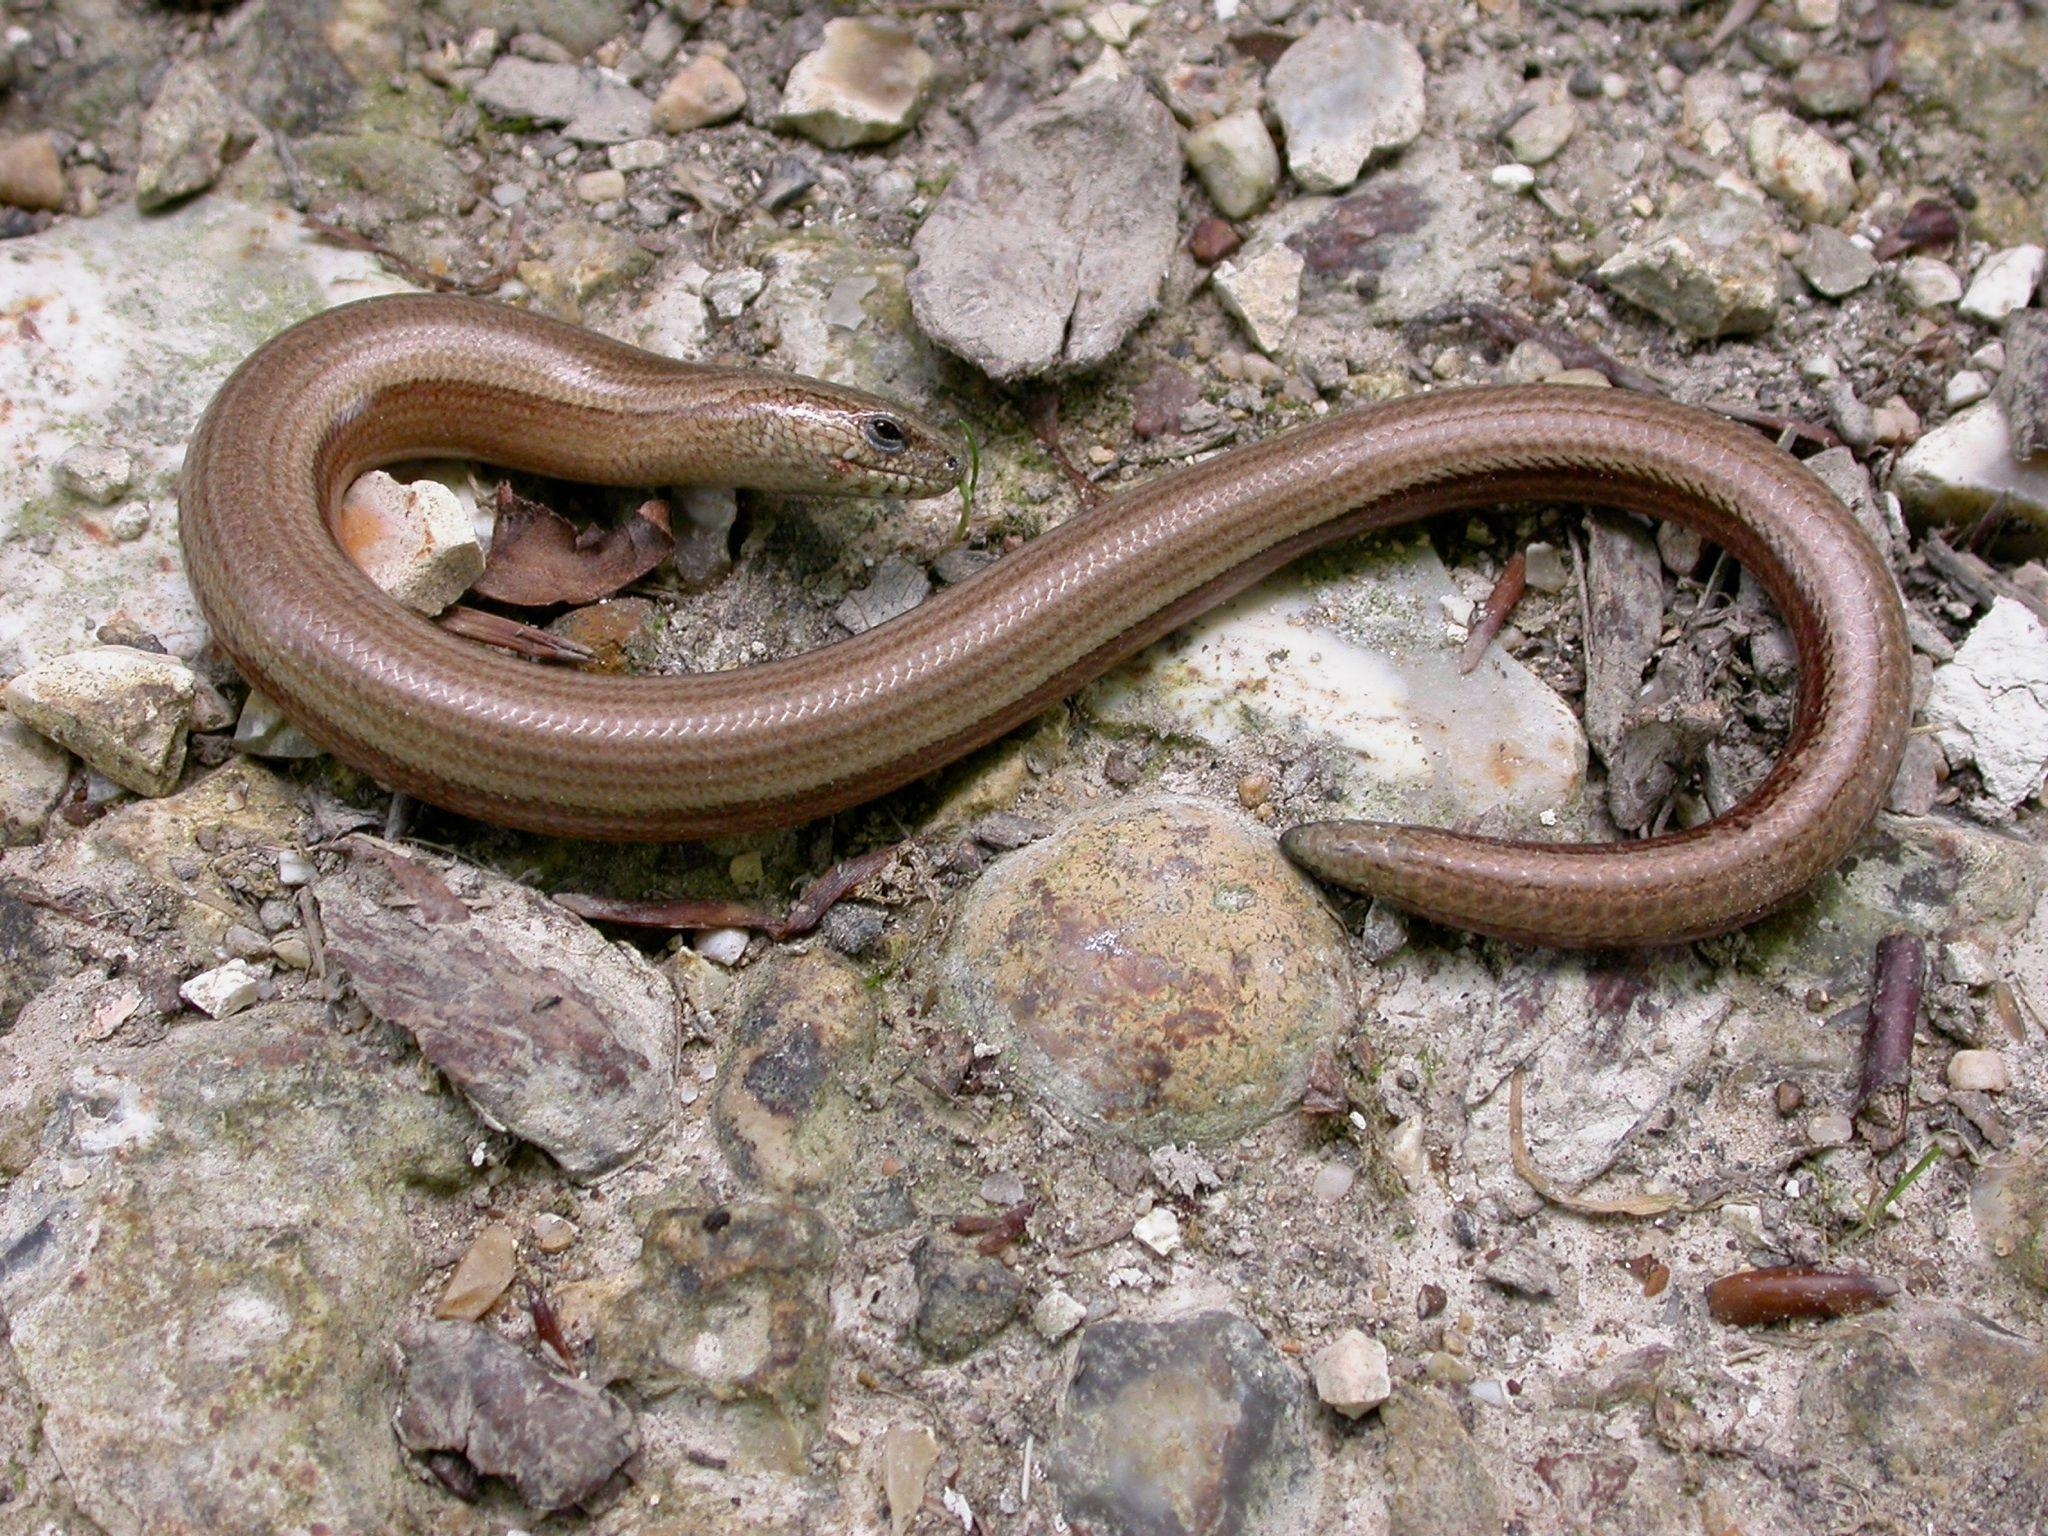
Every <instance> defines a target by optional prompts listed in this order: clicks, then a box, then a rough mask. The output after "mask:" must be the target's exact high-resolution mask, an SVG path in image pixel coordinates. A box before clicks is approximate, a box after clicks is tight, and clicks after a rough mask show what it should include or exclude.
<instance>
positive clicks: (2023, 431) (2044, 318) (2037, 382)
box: [1971, 309, 2048, 460]
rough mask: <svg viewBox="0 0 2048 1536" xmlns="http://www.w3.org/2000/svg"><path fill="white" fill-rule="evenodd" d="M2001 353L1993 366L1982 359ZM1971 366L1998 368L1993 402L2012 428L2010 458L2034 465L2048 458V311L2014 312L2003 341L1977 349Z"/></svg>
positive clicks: (1987, 360) (2007, 317)
mask: <svg viewBox="0 0 2048 1536" xmlns="http://www.w3.org/2000/svg"><path fill="white" fill-rule="evenodd" d="M1990 347H1997V348H1998V349H1999V351H2000V353H2001V354H2003V355H2001V356H2000V357H1999V358H1998V359H1997V361H1996V362H1995V363H1994V362H1992V361H1990V360H1989V359H1986V358H1983V357H1982V356H1981V354H1982V353H1983V352H1985V351H1988V350H1989V348H1990ZM1979 354H1980V355H1978V356H1973V357H1972V359H1971V361H1972V362H1976V363H1977V364H1978V366H1980V367H1997V368H1998V369H1999V374H1998V383H1997V385H1996V386H1995V387H1994V389H1993V391H1992V399H1993V400H1995V401H1996V402H1997V404H1998V409H1999V410H2000V411H2001V412H2002V413H2003V416H2004V420H2005V422H2006V424H2007V425H2008V426H2009V428H2010V432H2011V444H2010V448H2009V450H2008V453H2009V457H2011V458H2012V459H2014V460H2030V459H2034V458H2036V457H2038V456H2039V455H2040V454H2042V453H2044V452H2048V311H2044V310H2037V309H2016V310H2014V311H2013V312H2012V313H2011V314H2010V315H2008V316H2006V319H2005V336H2004V339H2003V341H1999V342H1992V343H1989V344H1988V345H1987V347H1985V348H1980V349H1979Z"/></svg>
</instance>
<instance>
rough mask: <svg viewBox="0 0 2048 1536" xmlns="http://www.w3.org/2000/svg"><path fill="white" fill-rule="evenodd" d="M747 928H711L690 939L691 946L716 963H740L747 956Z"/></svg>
mask: <svg viewBox="0 0 2048 1536" xmlns="http://www.w3.org/2000/svg"><path fill="white" fill-rule="evenodd" d="M747 938H748V934H747V930H746V929H744V928H710V929H706V930H705V931H704V932H703V933H700V934H698V935H697V936H696V938H694V939H692V940H691V941H690V948H692V949H694V950H695V951H696V952H697V953H698V954H700V955H702V956H703V957H704V958H705V959H706V960H709V961H710V962H711V963H712V964H714V965H728V966H729V965H738V964H739V963H740V961H742V960H744V959H745V958H746V954H747Z"/></svg>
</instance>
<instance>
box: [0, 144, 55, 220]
mask: <svg viewBox="0 0 2048 1536" xmlns="http://www.w3.org/2000/svg"><path fill="white" fill-rule="evenodd" d="M64 190H65V189H64V162H63V160H62V158H61V157H60V156H59V155H58V153H57V141H56V140H55V139H53V138H51V137H50V135H49V134H47V133H26V134H23V135H21V136H20V137H19V138H5V139H0V203H7V204H10V205H11V206H13V207H16V208H29V209H38V208H47V209H49V210H51V211H52V212H55V211H56V210H58V209H61V208H62V207H63V206H64Z"/></svg>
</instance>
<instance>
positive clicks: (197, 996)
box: [178, 960, 264, 1019]
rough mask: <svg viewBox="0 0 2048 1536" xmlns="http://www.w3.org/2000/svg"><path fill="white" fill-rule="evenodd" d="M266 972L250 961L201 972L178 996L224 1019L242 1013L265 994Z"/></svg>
mask: <svg viewBox="0 0 2048 1536" xmlns="http://www.w3.org/2000/svg"><path fill="white" fill-rule="evenodd" d="M263 982H264V975H263V972H261V971H259V970H257V969H256V968H255V967H254V966H253V965H251V964H250V963H249V962H248V961H246V960H230V961H229V962H228V963H227V964H226V965H221V966H216V967H214V969H212V970H210V971H201V972H200V973H199V974H198V975H197V976H194V977H193V978H192V979H191V980H190V981H188V982H186V983H185V984H184V985H183V986H182V987H180V988H178V996H180V997H182V998H183V999H185V1001H186V1002H187V1003H189V1004H191V1006H192V1007H194V1008H197V1009H198V1010H199V1011H200V1012H201V1013H203V1014H205V1015H206V1016H207V1017H208V1018H210V1019H224V1018H226V1017H227V1016H228V1015H229V1014H231V1013H240V1012H241V1011H242V1010H243V1009H244V1008H247V1007H248V1006H249V1005H250V1004H251V1003H253V1002H255V1001H256V999H257V998H258V997H259V996H261V995H262V988H263Z"/></svg>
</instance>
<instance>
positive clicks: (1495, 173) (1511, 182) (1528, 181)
mask: <svg viewBox="0 0 2048 1536" xmlns="http://www.w3.org/2000/svg"><path fill="white" fill-rule="evenodd" d="M1486 179H1487V180H1488V181H1490V182H1492V183H1493V184H1494V185H1495V186H1496V187H1499V188H1500V189H1501V191H1503V192H1527V191H1528V190H1529V189H1530V188H1531V187H1533V186H1535V185H1536V173H1535V172H1534V171H1532V170H1530V169H1529V167H1528V166H1526V165H1496V166H1495V167H1494V168H1493V169H1492V170H1490V171H1488V172H1487V173H1486Z"/></svg>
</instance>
